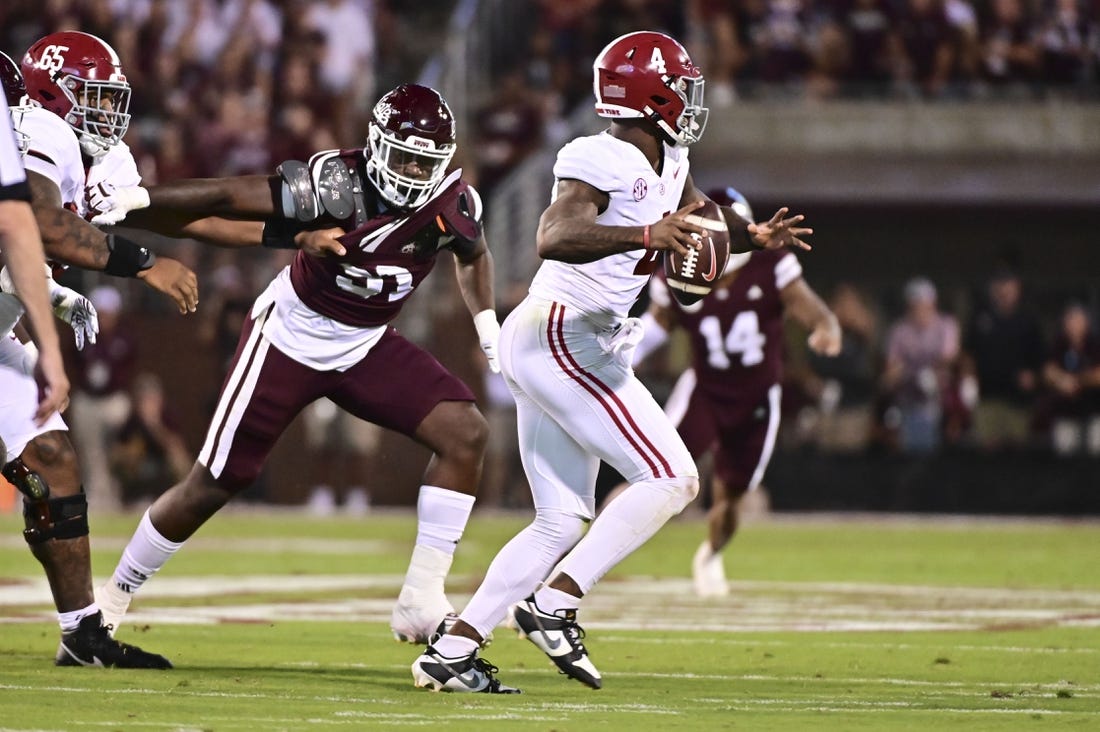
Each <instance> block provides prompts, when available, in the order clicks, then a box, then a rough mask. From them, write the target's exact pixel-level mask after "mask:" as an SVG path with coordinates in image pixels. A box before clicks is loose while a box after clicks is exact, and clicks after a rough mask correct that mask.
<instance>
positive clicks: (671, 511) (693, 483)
mask: <svg viewBox="0 0 1100 732" xmlns="http://www.w3.org/2000/svg"><path fill="white" fill-rule="evenodd" d="M634 485H635V486H641V485H646V486H649V487H650V488H651V489H653V490H655V491H656V492H657V495H658V496H662V497H663V499H664V500H663V501H661V505H660V506H654V509H656V510H657V512H658V513H666V512H667V514H668V516H670V517H671V516H675V515H676V514H678V513H680V512H681V511H683V510H684V509H685V508H687V507H688V504H690V503H691V502H692V501H694V500H695V497H696V496H697V495H699V478H698V477H696V476H694V475H679V476H676V477H675V478H661V479H658V480H646V481H642V482H640V483H635V484H634ZM631 487H633V486H631ZM627 490H630V489H629V488H628V489H627Z"/></svg>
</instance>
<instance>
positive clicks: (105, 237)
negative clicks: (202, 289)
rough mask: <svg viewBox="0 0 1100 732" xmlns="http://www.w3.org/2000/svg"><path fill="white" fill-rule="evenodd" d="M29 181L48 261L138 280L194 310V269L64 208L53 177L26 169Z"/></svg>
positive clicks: (184, 308)
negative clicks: (107, 231)
mask: <svg viewBox="0 0 1100 732" xmlns="http://www.w3.org/2000/svg"><path fill="white" fill-rule="evenodd" d="M27 183H28V184H29V185H30V189H31V207H32V208H33V209H34V216H35V220H36V221H37V222H38V228H39V229H40V231H41V232H42V245H43V248H44V249H45V252H46V256H47V257H48V258H49V259H53V260H56V261H58V262H61V263H62V264H69V265H72V266H74V267H80V268H81V269H90V270H95V271H97V272H104V273H106V274H109V275H113V276H115V277H134V278H137V279H140V280H142V281H143V282H144V283H145V284H147V285H149V286H150V287H152V288H153V289H154V290H157V291H158V292H162V293H164V294H165V295H167V296H168V297H170V298H171V299H172V301H173V302H175V304H176V307H177V308H178V309H179V311H180V313H189V312H194V311H195V308H196V307H197V306H198V302H199V285H198V278H196V277H195V273H194V272H192V271H191V270H190V269H188V268H187V267H185V266H184V265H182V264H180V263H179V262H177V261H176V260H174V259H169V258H168V257H157V256H156V255H154V254H153V253H152V252H151V251H149V250H148V249H147V248H145V247H143V246H140V245H139V244H137V243H135V242H132V241H130V240H129V239H127V238H125V237H123V236H119V235H116V234H106V233H104V232H102V231H100V230H99V229H97V228H96V227H94V226H92V225H91V224H89V223H88V222H87V221H85V220H84V219H82V218H80V217H79V216H77V215H76V214H75V213H73V212H72V211H68V210H66V209H65V207H64V206H62V203H61V192H60V191H59V190H58V188H57V185H56V184H54V182H53V181H51V180H50V179H49V178H46V177H45V176H43V175H39V174H38V173H34V172H32V171H27Z"/></svg>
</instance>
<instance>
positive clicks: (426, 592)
mask: <svg viewBox="0 0 1100 732" xmlns="http://www.w3.org/2000/svg"><path fill="white" fill-rule="evenodd" d="M453 560H454V557H453V556H452V555H450V554H447V553H446V552H443V551H440V550H439V549H436V548H434V547H430V546H424V545H423V544H417V545H416V546H414V547H413V552H412V558H411V559H409V569H408V570H407V571H406V572H405V584H403V585H402V586H401V596H400V597H399V598H398V602H399V603H400V604H402V605H411V606H417V605H422V604H423V603H424V601H425V598H430V599H432V600H434V599H435V598H437V597H439V596H441V595H444V594H445V593H444V585H445V582H446V579H447V573H448V572H450V571H451V562H452V561H453Z"/></svg>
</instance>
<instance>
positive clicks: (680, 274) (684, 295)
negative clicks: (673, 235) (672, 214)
mask: <svg viewBox="0 0 1100 732" xmlns="http://www.w3.org/2000/svg"><path fill="white" fill-rule="evenodd" d="M684 220H685V221H687V222H689V223H692V224H695V225H696V226H701V227H703V228H704V229H706V230H707V234H705V235H703V236H702V237H701V241H702V242H703V248H702V249H693V250H691V251H690V252H688V255H687V256H686V257H681V256H680V255H679V254H677V253H676V252H674V251H672V250H668V251H666V252H665V279H666V280H667V282H668V287H669V289H670V290H672V294H673V296H674V297H675V298H676V300H677V301H679V303H680V304H681V305H692V304H694V303H696V302H698V301H699V300H701V299H702V298H703V296H704V295H706V294H707V293H708V292H710V291H711V288H713V287H714V283H715V282H717V281H718V278H719V277H721V276H722V271H723V270H725V268H726V262H727V261H728V260H729V256H730V232H729V227H728V226H727V225H726V219H725V217H724V216H723V215H722V211H721V209H719V208H718V204H717V203H714V202H713V201H709V200H708V201H707V202H706V204H705V205H704V206H703V207H702V208H700V209H698V210H697V211H696V212H695V213H693V214H691V215H690V216H687V217H686V218H685V219H684ZM697 238H698V237H697Z"/></svg>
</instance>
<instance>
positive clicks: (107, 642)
mask: <svg viewBox="0 0 1100 732" xmlns="http://www.w3.org/2000/svg"><path fill="white" fill-rule="evenodd" d="M54 664H55V665H57V666H102V667H105V668H155V669H169V668H172V664H171V662H169V660H168V659H167V658H165V657H164V656H158V655H157V654H155V653H149V652H148V651H143V650H141V649H140V648H138V647H137V646H131V645H130V644H128V643H120V642H119V641H117V640H115V639H114V638H112V637H111V627H110V626H109V625H104V624H103V614H102V613H96V614H95V615H88V616H87V617H85V618H83V619H81V621H80V626H79V627H77V629H76V630H74V631H72V632H71V633H63V634H62V635H61V646H60V647H59V648H58V649H57V658H56V659H55V660H54Z"/></svg>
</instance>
